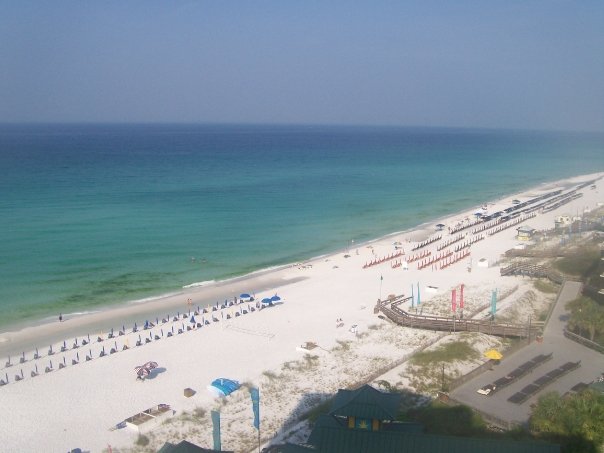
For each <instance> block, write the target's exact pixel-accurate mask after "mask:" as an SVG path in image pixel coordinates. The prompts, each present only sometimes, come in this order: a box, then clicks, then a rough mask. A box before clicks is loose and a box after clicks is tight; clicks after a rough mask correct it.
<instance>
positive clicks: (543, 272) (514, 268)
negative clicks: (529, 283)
mask: <svg viewBox="0 0 604 453" xmlns="http://www.w3.org/2000/svg"><path fill="white" fill-rule="evenodd" d="M499 272H500V274H501V275H502V276H503V275H526V276H528V277H537V278H547V279H549V280H551V281H552V282H554V283H558V284H559V285H561V284H563V283H564V276H563V275H562V274H560V273H559V272H556V271H554V270H552V269H550V268H549V267H547V266H540V265H538V264H529V263H512V264H510V265H509V266H506V267H502V268H501V270H500V271H499Z"/></svg>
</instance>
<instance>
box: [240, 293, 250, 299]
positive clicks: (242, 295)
mask: <svg viewBox="0 0 604 453" xmlns="http://www.w3.org/2000/svg"><path fill="white" fill-rule="evenodd" d="M239 297H240V298H241V299H249V298H250V297H251V296H250V295H249V294H248V293H241V294H239Z"/></svg>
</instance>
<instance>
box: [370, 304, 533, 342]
mask: <svg viewBox="0 0 604 453" xmlns="http://www.w3.org/2000/svg"><path fill="white" fill-rule="evenodd" d="M409 300H410V298H409V297H407V298H405V297H403V296H399V297H395V298H392V299H390V300H386V301H381V302H379V303H378V305H377V306H376V309H375V311H376V312H381V313H382V314H384V316H386V317H387V318H388V319H390V320H391V321H393V322H395V323H397V324H399V325H401V326H405V327H414V328H417V329H425V330H439V331H446V332H447V331H448V332H461V331H465V332H482V333H486V334H488V335H496V336H500V337H517V338H527V336H528V335H529V329H530V335H531V336H534V335H537V333H538V332H539V330H540V329H541V326H537V325H532V326H529V325H528V324H527V325H521V324H507V323H496V322H493V321H490V320H480V319H455V318H453V317H450V318H445V317H441V316H428V315H421V314H413V313H409V312H407V311H405V310H403V309H402V308H400V305H401V304H402V303H404V302H407V301H409Z"/></svg>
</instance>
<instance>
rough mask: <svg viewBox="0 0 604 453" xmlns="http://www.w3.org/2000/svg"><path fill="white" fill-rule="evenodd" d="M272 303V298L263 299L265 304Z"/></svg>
mask: <svg viewBox="0 0 604 453" xmlns="http://www.w3.org/2000/svg"><path fill="white" fill-rule="evenodd" d="M271 302H272V299H271V298H270V297H265V298H264V299H262V303H263V304H270V303H271Z"/></svg>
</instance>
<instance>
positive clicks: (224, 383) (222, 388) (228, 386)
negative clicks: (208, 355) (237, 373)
mask: <svg viewBox="0 0 604 453" xmlns="http://www.w3.org/2000/svg"><path fill="white" fill-rule="evenodd" d="M210 387H212V388H210ZM239 387H241V384H239V382H237V381H234V380H232V379H226V378H218V379H214V380H213V381H212V384H211V385H210V386H208V389H210V390H212V391H214V392H215V393H216V394H217V395H218V396H227V395H230V394H231V393H233V392H234V391H235V390H237V389H238V388H239Z"/></svg>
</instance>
